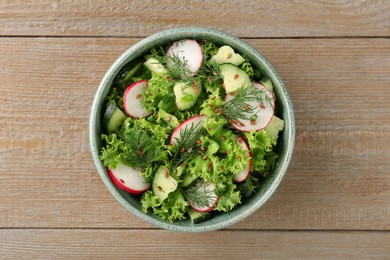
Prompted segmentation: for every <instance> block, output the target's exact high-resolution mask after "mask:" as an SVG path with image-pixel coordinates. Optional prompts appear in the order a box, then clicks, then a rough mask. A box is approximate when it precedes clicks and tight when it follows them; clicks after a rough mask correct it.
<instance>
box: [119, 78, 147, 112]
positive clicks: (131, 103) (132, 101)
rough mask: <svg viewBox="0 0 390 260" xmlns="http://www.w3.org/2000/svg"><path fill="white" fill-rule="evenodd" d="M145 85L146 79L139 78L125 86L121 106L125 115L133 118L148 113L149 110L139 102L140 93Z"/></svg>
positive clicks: (141, 93)
mask: <svg viewBox="0 0 390 260" xmlns="http://www.w3.org/2000/svg"><path fill="white" fill-rule="evenodd" d="M147 86H148V81H147V80H140V81H137V82H134V83H133V84H131V85H130V86H128V87H127V89H126V91H125V94H124V96H123V107H124V109H125V112H126V114H127V115H129V116H131V117H134V118H140V117H146V116H148V115H150V112H148V111H147V110H146V109H145V107H144V106H143V104H142V103H141V98H142V95H143V93H144V91H145V89H146V88H147Z"/></svg>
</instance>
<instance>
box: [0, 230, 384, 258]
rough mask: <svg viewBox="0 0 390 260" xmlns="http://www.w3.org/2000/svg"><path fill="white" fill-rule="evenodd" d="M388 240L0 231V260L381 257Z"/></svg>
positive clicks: (342, 235) (349, 235)
mask: <svg viewBox="0 0 390 260" xmlns="http://www.w3.org/2000/svg"><path fill="white" fill-rule="evenodd" d="M389 243H390V234H389V233H385V232H298V233H296V232H288V231H283V232H253V231H245V232H244V231H219V232H212V233H200V234H185V233H173V232H167V231H161V230H0V255H1V256H2V259H15V258H17V259H31V258H33V259H133V258H134V259H261V258H270V259H313V258H315V259H385V258H386V257H388V256H389V254H390V248H389V247H388V245H389ZM42 245H44V246H42Z"/></svg>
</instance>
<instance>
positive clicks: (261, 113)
mask: <svg viewBox="0 0 390 260" xmlns="http://www.w3.org/2000/svg"><path fill="white" fill-rule="evenodd" d="M253 87H256V88H260V89H261V90H263V91H264V93H265V94H266V95H267V96H268V97H269V98H271V99H272V104H271V105H270V104H268V103H267V104H266V106H265V107H264V108H263V109H259V110H257V111H256V114H257V115H258V118H257V120H256V123H255V124H252V123H251V121H250V120H241V122H238V123H237V122H232V121H229V122H230V124H231V126H232V127H233V128H235V129H237V130H238V131H241V132H251V131H260V130H262V129H264V128H265V127H266V126H267V125H268V124H269V123H270V122H271V120H272V117H273V115H274V108H275V96H274V94H273V93H271V92H269V91H268V89H267V88H266V87H265V86H263V85H262V84H260V83H257V82H253ZM233 98H234V96H233V95H231V94H226V96H225V103H226V102H228V101H229V100H231V99H233ZM249 104H250V105H252V106H255V107H257V106H259V105H261V104H260V103H258V102H256V101H252V102H250V103H249ZM240 123H241V124H242V125H240Z"/></svg>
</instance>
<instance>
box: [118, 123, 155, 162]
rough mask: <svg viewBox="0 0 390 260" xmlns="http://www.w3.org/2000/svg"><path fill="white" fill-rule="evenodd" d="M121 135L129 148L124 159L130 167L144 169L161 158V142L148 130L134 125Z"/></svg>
mask: <svg viewBox="0 0 390 260" xmlns="http://www.w3.org/2000/svg"><path fill="white" fill-rule="evenodd" d="M121 134H122V139H123V140H124V141H125V143H126V148H127V149H126V153H125V154H124V156H123V159H124V161H125V162H126V163H127V164H128V165H131V166H132V167H139V168H144V167H146V166H148V165H149V164H150V163H152V162H153V161H156V160H157V159H158V158H159V156H160V154H161V152H162V150H161V147H160V142H159V140H157V139H156V138H155V137H154V136H152V135H151V134H149V133H148V131H146V129H143V128H141V127H139V126H138V124H134V126H133V127H132V128H131V129H128V130H127V131H123V132H122V133H121Z"/></svg>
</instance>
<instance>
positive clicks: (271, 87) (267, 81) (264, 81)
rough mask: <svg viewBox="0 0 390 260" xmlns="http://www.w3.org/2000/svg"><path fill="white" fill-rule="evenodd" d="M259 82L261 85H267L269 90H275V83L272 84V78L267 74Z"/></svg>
mask: <svg viewBox="0 0 390 260" xmlns="http://www.w3.org/2000/svg"><path fill="white" fill-rule="evenodd" d="M259 83H260V84H261V85H263V86H264V87H266V88H267V89H268V91H269V92H271V93H272V92H273V91H274V85H273V84H272V80H271V79H270V78H269V77H268V76H267V75H264V76H263V77H262V78H261V79H260V81H259Z"/></svg>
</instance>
